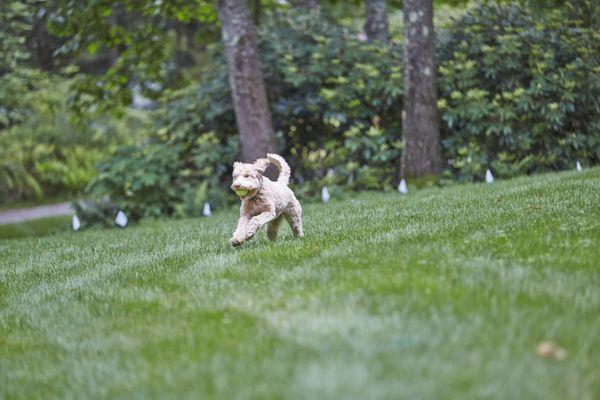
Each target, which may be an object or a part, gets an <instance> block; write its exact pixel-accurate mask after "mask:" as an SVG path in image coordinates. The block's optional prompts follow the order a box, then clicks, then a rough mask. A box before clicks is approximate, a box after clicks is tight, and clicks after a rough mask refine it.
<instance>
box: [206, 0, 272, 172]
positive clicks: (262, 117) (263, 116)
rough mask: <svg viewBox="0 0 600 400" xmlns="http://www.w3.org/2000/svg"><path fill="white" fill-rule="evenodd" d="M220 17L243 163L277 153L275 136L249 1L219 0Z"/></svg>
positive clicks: (218, 11)
mask: <svg viewBox="0 0 600 400" xmlns="http://www.w3.org/2000/svg"><path fill="white" fill-rule="evenodd" d="M217 13H218V15H219V20H220V21H221V33H222V36H223V43H224V45H225V54H226V56H227V65H228V68H229V85H230V86H231V94H232V98H233V105H234V109H235V118H236V121H237V126H238V131H239V134H240V144H241V148H242V159H243V160H244V161H254V160H256V159H257V158H260V157H265V156H266V154H267V153H271V152H275V133H274V131H273V126H272V125H271V113H270V111H269V103H268V100H267V93H266V90H265V83H264V80H263V76H262V72H261V67H260V58H259V54H258V49H257V46H256V41H255V39H254V33H253V26H252V20H251V17H250V12H249V10H248V4H247V3H246V0H219V1H218V2H217Z"/></svg>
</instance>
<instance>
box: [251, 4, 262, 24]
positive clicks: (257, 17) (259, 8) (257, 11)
mask: <svg viewBox="0 0 600 400" xmlns="http://www.w3.org/2000/svg"><path fill="white" fill-rule="evenodd" d="M253 11H254V25H255V26H258V25H260V16H261V14H262V4H261V0H254V10H253Z"/></svg>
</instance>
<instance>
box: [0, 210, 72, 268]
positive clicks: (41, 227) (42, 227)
mask: <svg viewBox="0 0 600 400" xmlns="http://www.w3.org/2000/svg"><path fill="white" fill-rule="evenodd" d="M70 223H71V217H70V216H65V215H60V216H58V217H48V218H39V219H33V220H30V221H25V222H20V223H17V224H5V225H0V239H13V238H21V237H30V236H46V235H51V234H54V233H59V232H62V231H65V230H68V229H69V228H70V226H71V225H70ZM0 271H1V270H0ZM0 273H1V272H0Z"/></svg>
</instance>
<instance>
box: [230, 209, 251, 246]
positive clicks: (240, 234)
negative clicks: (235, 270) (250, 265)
mask: <svg viewBox="0 0 600 400" xmlns="http://www.w3.org/2000/svg"><path fill="white" fill-rule="evenodd" d="M248 221H250V216H249V215H248V214H245V213H240V219H239V220H238V224H237V228H235V232H233V235H232V236H231V239H230V240H229V243H231V245H232V246H239V245H240V244H242V243H244V240H246V225H248Z"/></svg>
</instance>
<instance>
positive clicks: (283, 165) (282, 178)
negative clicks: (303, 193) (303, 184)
mask: <svg viewBox="0 0 600 400" xmlns="http://www.w3.org/2000/svg"><path fill="white" fill-rule="evenodd" d="M267 158H268V159H269V161H271V163H273V165H275V166H276V167H277V169H278V170H279V176H278V177H277V182H278V183H283V184H284V185H287V184H288V183H290V174H291V170H290V166H289V165H288V163H287V162H286V161H285V160H284V159H283V157H281V156H280V155H277V154H272V153H269V154H267Z"/></svg>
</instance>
